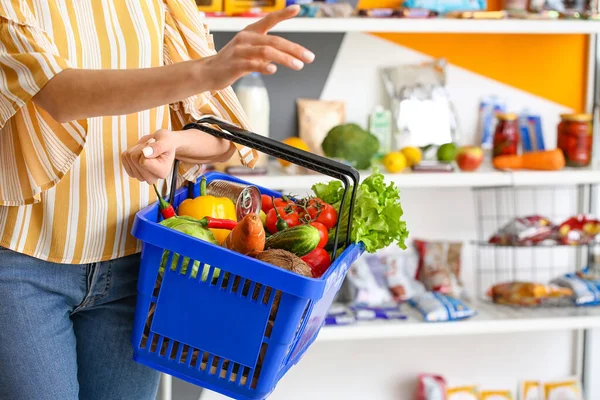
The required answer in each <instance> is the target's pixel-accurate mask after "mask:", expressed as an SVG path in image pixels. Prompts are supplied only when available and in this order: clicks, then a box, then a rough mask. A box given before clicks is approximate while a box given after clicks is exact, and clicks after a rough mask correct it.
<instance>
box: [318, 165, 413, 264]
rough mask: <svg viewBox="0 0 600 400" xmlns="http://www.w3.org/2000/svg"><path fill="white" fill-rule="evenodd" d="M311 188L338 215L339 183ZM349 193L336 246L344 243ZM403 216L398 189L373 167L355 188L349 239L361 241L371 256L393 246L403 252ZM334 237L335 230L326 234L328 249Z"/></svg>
mask: <svg viewBox="0 0 600 400" xmlns="http://www.w3.org/2000/svg"><path fill="white" fill-rule="evenodd" d="M312 189H313V192H314V193H315V195H316V196H317V197H318V198H320V199H323V200H324V201H327V202H328V203H330V204H332V205H333V206H334V207H335V208H336V210H338V212H339V208H340V202H341V200H342V196H343V194H344V188H343V186H342V183H341V182H340V181H331V182H329V183H318V184H316V185H314V186H313V187H312ZM351 193H352V190H351V189H349V190H348V198H347V199H346V201H345V204H344V210H343V213H342V218H341V222H340V224H341V225H340V233H339V243H341V244H343V243H344V242H345V241H346V236H347V226H348V212H349V207H350V196H349V195H350V194H351ZM403 214H404V212H403V210H402V205H401V204H400V190H399V189H398V188H397V187H396V185H394V183H393V182H392V183H387V184H386V183H385V181H384V177H383V175H382V174H381V173H380V172H379V170H378V169H376V168H375V169H374V170H373V173H372V174H371V176H369V177H368V178H367V179H365V180H364V181H363V182H362V183H361V184H360V185H359V186H358V190H357V194H356V203H355V205H354V215H353V218H352V232H351V235H350V238H351V240H352V241H353V242H354V243H358V242H363V243H364V244H365V250H366V251H367V252H369V253H374V252H375V251H377V250H379V249H383V248H385V247H387V246H389V245H391V244H393V243H395V244H397V245H398V246H399V247H401V248H403V249H405V248H406V244H405V241H406V238H407V237H408V230H407V228H406V222H405V221H403V220H402V216H403ZM334 237H335V228H334V229H332V230H330V231H329V243H328V246H329V248H332V246H333V241H334Z"/></svg>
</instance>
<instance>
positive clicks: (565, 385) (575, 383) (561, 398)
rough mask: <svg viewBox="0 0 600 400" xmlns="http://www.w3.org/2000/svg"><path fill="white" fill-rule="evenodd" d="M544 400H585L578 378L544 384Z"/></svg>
mask: <svg viewBox="0 0 600 400" xmlns="http://www.w3.org/2000/svg"><path fill="white" fill-rule="evenodd" d="M543 388H544V390H543V391H544V393H543V394H544V400H583V394H582V391H581V383H580V382H579V380H578V379H577V378H567V379H564V380H560V381H551V382H544V385H543Z"/></svg>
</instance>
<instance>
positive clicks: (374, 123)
mask: <svg viewBox="0 0 600 400" xmlns="http://www.w3.org/2000/svg"><path fill="white" fill-rule="evenodd" d="M369 132H371V133H372V134H373V135H375V136H376V137H377V139H379V153H380V154H387V153H389V152H390V150H391V146H392V113H391V112H390V110H385V109H384V108H383V107H382V106H377V107H375V109H374V110H373V112H372V113H371V115H369Z"/></svg>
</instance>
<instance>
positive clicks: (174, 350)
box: [167, 340, 179, 360]
mask: <svg viewBox="0 0 600 400" xmlns="http://www.w3.org/2000/svg"><path fill="white" fill-rule="evenodd" d="M178 350H179V342H176V341H174V340H171V343H169V349H168V350H167V353H168V354H169V360H175V357H177V354H178Z"/></svg>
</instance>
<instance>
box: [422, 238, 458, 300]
mask: <svg viewBox="0 0 600 400" xmlns="http://www.w3.org/2000/svg"><path fill="white" fill-rule="evenodd" d="M414 243H415V247H416V249H417V252H418V254H419V267H418V269H417V275H416V276H417V279H418V280H419V281H421V282H422V283H423V285H425V288H426V289H427V290H430V291H434V292H441V293H444V294H447V295H450V296H454V297H461V296H462V295H463V288H462V283H461V281H460V259H461V251H462V243H451V242H441V241H425V240H415V241H414Z"/></svg>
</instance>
